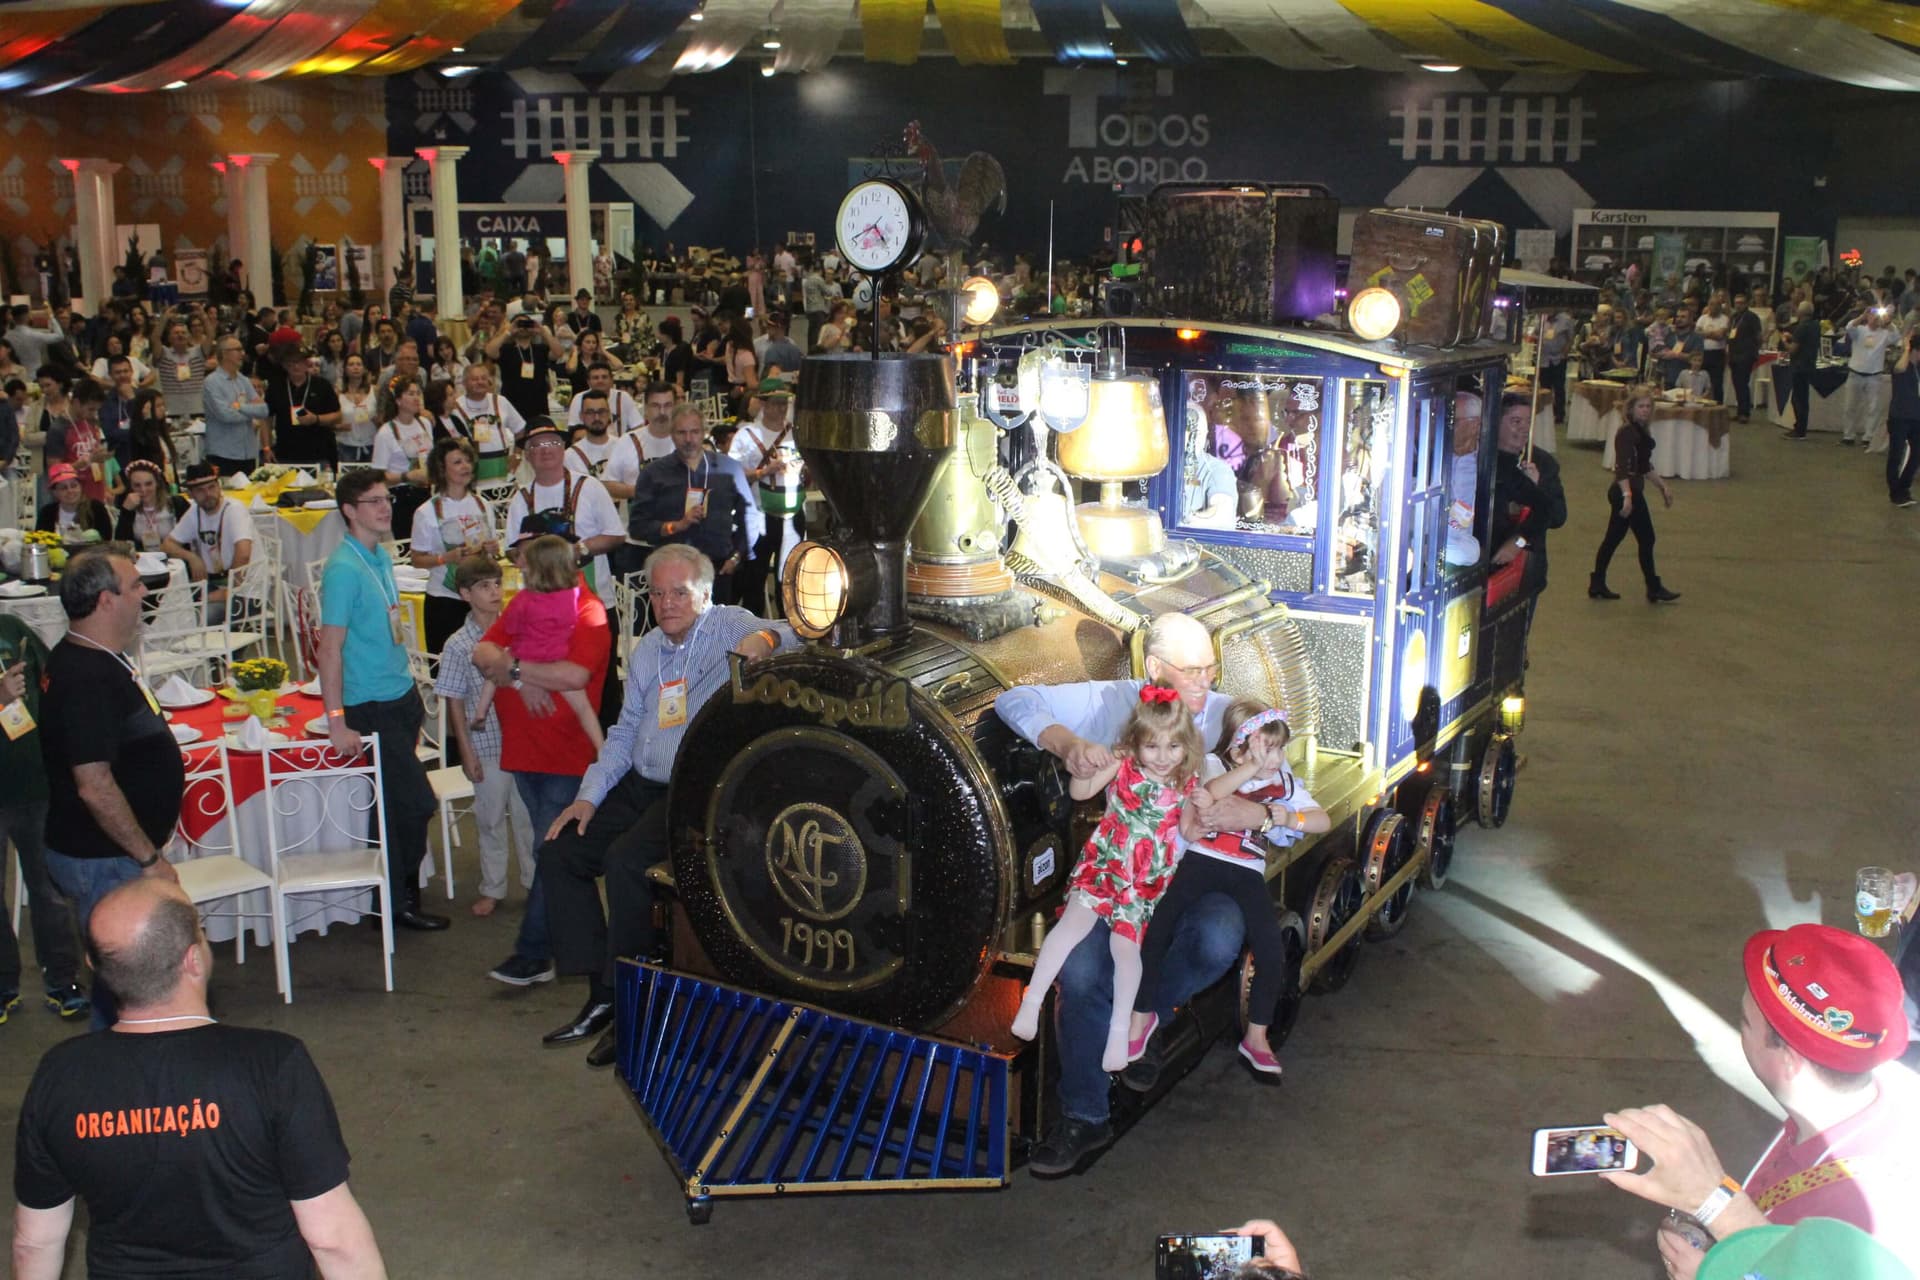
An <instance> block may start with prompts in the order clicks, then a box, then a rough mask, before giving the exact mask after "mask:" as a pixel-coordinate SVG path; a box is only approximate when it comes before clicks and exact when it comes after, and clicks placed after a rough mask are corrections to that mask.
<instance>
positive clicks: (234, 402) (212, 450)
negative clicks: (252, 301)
mask: <svg viewBox="0 0 1920 1280" xmlns="http://www.w3.org/2000/svg"><path fill="white" fill-rule="evenodd" d="M214 356H215V358H216V359H218V361H219V362H220V363H219V367H218V368H216V369H215V370H214V371H213V372H212V373H209V374H208V375H207V377H206V381H204V382H202V383H201V384H200V407H201V411H202V412H203V413H204V414H205V415H206V419H207V439H206V446H207V455H206V456H207V461H208V462H209V463H211V464H213V466H215V467H216V468H218V469H219V471H220V474H221V475H232V474H234V473H235V472H242V471H251V470H253V468H254V466H255V464H256V463H257V462H258V461H259V460H260V458H262V457H265V458H266V460H267V461H268V462H272V461H273V436H272V434H271V433H272V430H273V424H272V420H271V417H270V415H269V412H268V410H267V402H266V398H265V397H263V396H262V395H261V394H260V392H259V390H258V389H257V388H256V387H255V386H254V385H253V382H252V380H251V379H249V378H248V377H247V376H246V375H245V374H244V373H241V372H240V365H241V362H242V361H244V360H245V359H246V348H244V347H243V346H241V345H240V339H239V338H237V337H235V336H234V335H232V334H228V335H227V336H226V337H224V338H222V339H220V342H219V344H218V345H217V346H216V347H215V348H214Z"/></svg>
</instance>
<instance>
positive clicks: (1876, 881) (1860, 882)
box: [1853, 867, 1893, 938]
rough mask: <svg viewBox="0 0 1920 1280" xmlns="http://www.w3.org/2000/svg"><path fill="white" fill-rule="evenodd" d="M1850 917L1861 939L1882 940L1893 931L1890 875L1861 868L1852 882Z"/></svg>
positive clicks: (1876, 869)
mask: <svg viewBox="0 0 1920 1280" xmlns="http://www.w3.org/2000/svg"><path fill="white" fill-rule="evenodd" d="M1853 915H1854V919H1856V920H1858V921H1859V923H1860V933H1861V936H1863V937H1868V938H1884V937H1886V936H1887V934H1889V933H1890V932H1892V931H1893V872H1892V871H1890V870H1888V869H1887V868H1885V867H1862V868H1860V870H1859V872H1858V873H1857V874H1856V875H1855V876H1854V880H1853Z"/></svg>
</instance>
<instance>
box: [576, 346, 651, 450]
mask: <svg viewBox="0 0 1920 1280" xmlns="http://www.w3.org/2000/svg"><path fill="white" fill-rule="evenodd" d="M587 391H598V392H599V393H600V394H601V395H603V396H605V397H606V400H607V414H608V418H607V420H608V423H609V424H610V425H611V427H612V429H613V434H614V435H616V436H624V435H626V434H628V433H629V432H633V431H638V430H639V429H640V427H641V425H642V421H643V420H642V418H641V416H640V405H639V404H638V402H636V401H635V400H634V398H633V395H632V393H630V392H626V391H621V390H620V389H619V388H617V387H615V386H614V385H613V366H612V365H610V364H608V363H607V362H606V361H605V360H595V361H594V362H593V363H592V364H590V365H588V366H587V387H586V391H581V392H579V393H577V394H576V395H575V396H574V397H573V400H572V402H571V403H570V404H568V405H567V425H568V426H569V427H577V426H580V425H581V420H580V406H581V405H582V404H583V403H584V402H585V401H586V398H587Z"/></svg>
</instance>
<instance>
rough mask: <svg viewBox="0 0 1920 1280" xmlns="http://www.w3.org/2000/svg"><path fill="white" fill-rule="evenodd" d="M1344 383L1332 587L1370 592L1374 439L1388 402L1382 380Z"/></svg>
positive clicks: (1381, 432)
mask: <svg viewBox="0 0 1920 1280" xmlns="http://www.w3.org/2000/svg"><path fill="white" fill-rule="evenodd" d="M1344 385H1345V392H1344V402H1343V403H1342V405H1341V411H1340V491H1339V493H1338V494H1336V495H1335V496H1334V503H1335V511H1336V512H1337V517H1336V518H1337V519H1338V521H1339V523H1338V526H1337V528H1336V531H1335V536H1334V545H1333V554H1334V566H1333V589H1334V590H1335V591H1336V592H1341V593H1347V594H1353V595H1372V594H1373V588H1374V575H1375V574H1376V572H1377V571H1378V559H1379V555H1378V552H1379V547H1378V538H1379V530H1380V519H1379V509H1378V503H1377V498H1376V494H1377V492H1378V489H1379V475H1378V472H1377V470H1376V468H1375V466H1374V457H1375V442H1377V441H1384V440H1387V439H1389V438H1390V433H1391V431H1392V429H1393V401H1392V399H1391V397H1389V396H1388V394H1387V384H1386V383H1384V382H1353V381H1349V382H1347V383H1346V384H1344Z"/></svg>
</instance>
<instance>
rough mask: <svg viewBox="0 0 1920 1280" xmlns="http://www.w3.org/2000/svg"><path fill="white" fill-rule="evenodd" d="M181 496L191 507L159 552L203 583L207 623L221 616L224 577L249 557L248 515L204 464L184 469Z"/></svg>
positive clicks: (251, 535) (224, 602) (250, 525)
mask: <svg viewBox="0 0 1920 1280" xmlns="http://www.w3.org/2000/svg"><path fill="white" fill-rule="evenodd" d="M186 484H187V496H188V497H189V498H192V499H193V505H192V506H190V507H188V508H187V513H186V514H185V515H183V516H181V517H180V519H179V521H178V522H177V523H176V524H175V525H174V526H173V530H172V531H171V532H170V533H168V534H167V536H166V537H165V538H164V539H162V540H161V543H160V549H161V550H162V551H164V552H166V553H167V554H168V555H170V556H172V557H173V558H174V559H176V560H182V561H185V562H186V566H187V575H188V576H189V577H191V578H192V579H193V580H194V581H195V582H204V583H206V584H207V622H208V623H209V624H210V625H211V624H217V623H219V622H220V621H222V620H223V619H224V618H225V616H226V610H227V575H228V574H230V573H232V572H233V571H234V570H235V569H238V568H239V567H240V566H241V565H243V564H246V563H248V562H249V561H251V560H252V559H253V539H254V528H253V513H252V512H251V511H249V510H247V508H246V507H245V506H244V505H242V504H241V503H238V502H234V501H232V500H231V499H229V498H228V497H227V495H226V493H225V491H223V490H222V489H221V488H220V474H219V472H217V471H215V470H214V469H213V467H212V466H211V465H209V464H208V463H205V462H196V463H194V464H193V465H192V466H190V467H188V468H187V480H186Z"/></svg>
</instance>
